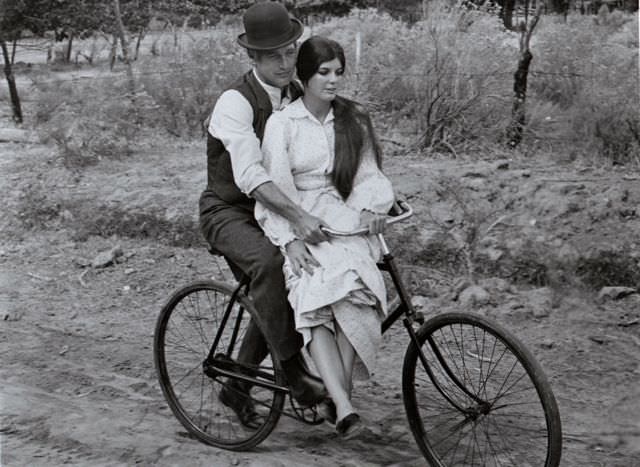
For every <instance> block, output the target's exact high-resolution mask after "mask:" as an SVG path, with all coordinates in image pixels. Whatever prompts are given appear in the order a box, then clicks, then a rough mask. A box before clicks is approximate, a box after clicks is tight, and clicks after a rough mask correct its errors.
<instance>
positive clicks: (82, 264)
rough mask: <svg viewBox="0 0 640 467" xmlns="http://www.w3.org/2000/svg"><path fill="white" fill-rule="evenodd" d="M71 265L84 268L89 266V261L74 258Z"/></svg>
mask: <svg viewBox="0 0 640 467" xmlns="http://www.w3.org/2000/svg"><path fill="white" fill-rule="evenodd" d="M73 263H74V264H75V265H76V266H78V267H81V268H86V267H88V266H91V261H89V260H88V259H86V258H80V257H75V258H73Z"/></svg>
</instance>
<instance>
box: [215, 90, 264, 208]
mask: <svg viewBox="0 0 640 467" xmlns="http://www.w3.org/2000/svg"><path fill="white" fill-rule="evenodd" d="M208 130H209V133H210V134H211V136H213V137H214V138H218V139H219V140H220V141H222V144H223V145H224V147H225V148H226V150H227V151H228V152H229V155H230V157H231V169H232V171H233V180H234V181H235V183H236V185H237V186H238V188H239V189H240V191H242V192H243V193H244V194H245V195H247V196H249V195H250V194H251V192H252V191H253V190H255V189H256V188H257V187H258V186H260V185H262V184H263V183H266V182H270V181H271V178H270V177H269V175H268V174H267V171H266V170H265V168H264V166H263V164H262V151H261V150H260V140H259V139H258V137H257V135H256V132H255V130H254V129H253V109H252V108H251V104H249V101H247V99H245V98H244V96H243V95H242V94H240V93H239V92H238V91H236V90H234V89H231V90H228V91H225V92H224V93H222V95H221V96H220V98H219V99H218V101H217V102H216V105H215V107H214V109H213V113H212V114H211V120H210V122H209V129H208Z"/></svg>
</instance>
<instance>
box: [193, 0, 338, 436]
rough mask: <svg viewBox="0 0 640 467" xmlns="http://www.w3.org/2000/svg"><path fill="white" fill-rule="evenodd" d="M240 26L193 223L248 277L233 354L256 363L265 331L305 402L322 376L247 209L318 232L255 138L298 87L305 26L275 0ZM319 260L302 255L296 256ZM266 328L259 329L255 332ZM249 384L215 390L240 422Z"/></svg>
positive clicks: (254, 418)
mask: <svg viewBox="0 0 640 467" xmlns="http://www.w3.org/2000/svg"><path fill="white" fill-rule="evenodd" d="M243 23H244V28H245V32H244V34H241V35H240V36H239V37H238V43H239V44H240V45H241V46H243V47H244V48H246V49H247V51H248V54H249V56H250V57H251V59H252V60H253V62H254V66H253V69H252V70H251V71H250V72H248V73H247V74H245V75H244V76H242V78H240V79H239V80H238V81H237V82H236V83H235V84H234V85H232V86H231V87H230V88H229V89H227V90H226V91H225V92H224V93H223V94H222V95H221V96H220V98H219V99H218V101H217V102H216V104H215V107H214V109H213V113H212V115H211V120H210V124H209V135H208V140H207V172H208V180H207V189H206V190H204V192H203V193H202V195H201V197H200V225H201V230H202V233H203V235H204V236H205V238H206V239H207V241H208V242H209V244H210V245H211V246H212V247H213V248H214V249H215V250H217V251H218V252H220V253H222V254H223V255H224V257H225V258H226V259H227V261H228V262H229V264H230V266H231V268H232V270H233V271H234V274H237V273H239V272H242V273H244V274H247V275H248V276H250V278H251V288H250V294H251V296H252V299H253V302H254V304H255V307H256V311H257V316H256V317H255V320H257V321H258V323H257V325H256V323H255V322H254V320H252V321H251V323H250V325H249V328H248V330H247V334H246V336H245V338H244V340H243V342H242V345H241V348H240V353H239V356H238V360H240V361H242V362H244V363H250V364H258V363H260V362H261V361H262V360H263V359H264V358H265V357H266V355H267V346H266V343H265V339H266V340H267V341H268V342H269V344H270V346H271V349H272V351H273V353H274V354H275V358H277V359H279V360H280V362H281V364H282V369H283V371H284V373H285V377H286V378H287V381H288V384H289V386H290V388H291V393H292V396H293V397H294V398H295V399H296V400H297V401H298V402H299V403H300V404H301V405H304V406H310V405H313V404H315V403H317V402H319V401H320V400H322V399H323V398H324V397H325V396H326V390H325V389H324V386H323V385H322V382H321V381H320V380H319V379H318V378H315V377H314V376H312V375H310V374H309V373H308V372H307V370H306V367H305V365H304V362H303V359H302V357H301V355H300V347H301V346H302V337H301V336H300V334H298V333H297V332H296V330H295V325H294V319H293V312H292V310H291V308H290V306H289V303H288V300H287V294H286V290H285V284H284V276H283V273H282V264H283V258H282V255H281V254H280V251H279V249H278V248H277V247H275V246H274V245H272V244H271V242H270V241H269V240H268V239H267V238H266V237H265V235H264V233H263V232H262V230H261V229H260V227H259V226H258V224H257V222H256V221H255V218H254V215H253V208H254V205H255V200H258V201H260V202H261V203H263V204H264V205H265V206H267V207H268V208H269V209H271V210H273V211H274V212H276V213H278V214H280V215H281V216H283V217H285V218H286V219H288V220H289V221H290V222H291V223H292V224H293V226H294V231H295V234H296V237H297V238H300V239H303V240H305V241H307V242H310V243H318V242H321V241H324V240H326V239H327V238H326V236H325V234H324V233H323V232H322V230H321V229H320V226H321V222H320V220H319V219H317V218H316V217H314V216H311V215H310V214H308V213H307V212H305V211H304V210H302V209H301V208H300V207H299V206H298V205H296V204H295V203H293V202H292V201H291V200H290V199H289V198H287V197H286V196H285V195H284V194H283V193H282V192H281V191H280V190H279V189H278V188H277V187H276V186H275V185H274V184H273V182H272V181H271V180H270V178H269V175H268V174H267V172H266V171H265V169H264V167H263V165H262V153H261V151H260V143H261V140H262V136H263V133H264V127H265V123H266V121H267V118H268V117H269V115H271V113H272V111H273V110H278V109H280V108H282V107H283V106H284V105H286V104H287V103H289V102H291V101H292V100H294V99H295V98H297V97H299V96H300V94H301V89H300V88H299V86H298V85H297V84H296V83H295V82H293V81H292V80H293V76H294V72H295V62H296V56H297V48H296V41H297V39H298V38H299V37H300V36H301V34H302V31H303V26H302V24H301V23H300V21H298V20H297V19H294V18H291V17H290V16H289V14H288V13H287V10H286V9H285V8H284V7H283V6H282V5H281V4H279V3H275V2H265V3H257V4H254V5H253V6H251V7H250V8H249V9H247V11H246V12H245V14H244V17H243ZM303 262H307V263H308V264H309V265H310V266H313V265H317V263H316V261H315V260H314V258H313V257H312V256H311V255H310V254H308V256H306V257H305V258H304V259H303ZM263 336H264V337H263ZM249 390H250V387H249V386H247V385H246V384H243V383H239V382H233V383H231V384H230V385H229V386H226V387H225V388H224V389H223V390H222V391H221V393H220V400H221V401H222V403H224V404H225V405H227V406H229V407H231V408H232V409H233V410H234V411H235V412H236V414H237V415H238V417H239V419H240V421H241V423H243V424H244V425H245V426H247V427H250V428H257V427H258V426H259V422H260V419H259V416H258V414H257V413H256V411H255V408H254V406H253V403H252V401H251V399H250V398H249V397H247V396H246V394H248V392H249Z"/></svg>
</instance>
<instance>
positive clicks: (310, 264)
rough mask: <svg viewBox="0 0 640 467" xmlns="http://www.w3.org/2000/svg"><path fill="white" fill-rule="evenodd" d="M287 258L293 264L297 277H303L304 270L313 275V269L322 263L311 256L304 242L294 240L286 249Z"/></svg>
mask: <svg viewBox="0 0 640 467" xmlns="http://www.w3.org/2000/svg"><path fill="white" fill-rule="evenodd" d="M285 249H286V250H287V257H288V258H289V262H290V263H291V269H293V273H294V274H295V275H296V276H300V275H302V270H303V269H304V270H305V271H307V273H309V274H313V268H315V267H317V266H320V263H318V261H316V259H315V258H314V257H313V256H312V255H311V253H310V252H309V250H308V249H307V246H306V245H305V244H304V242H303V241H302V240H293V241H292V242H289V243H288V244H287V246H286V247H285Z"/></svg>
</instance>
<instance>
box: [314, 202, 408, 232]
mask: <svg viewBox="0 0 640 467" xmlns="http://www.w3.org/2000/svg"><path fill="white" fill-rule="evenodd" d="M396 205H397V206H398V207H399V208H400V209H401V210H402V213H401V214H399V215H397V216H389V217H388V218H387V225H391V224H396V223H398V222H402V221H404V220H407V219H408V218H409V217H411V216H413V209H412V208H411V206H410V205H409V203H407V202H406V201H404V200H398V201H397V202H396ZM321 229H322V231H323V232H324V233H326V234H327V235H331V236H332V237H350V236H353V235H364V234H367V233H369V228H368V227H363V228H361V229H357V230H352V231H351V232H344V231H340V230H334V229H332V228H330V227H321Z"/></svg>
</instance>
